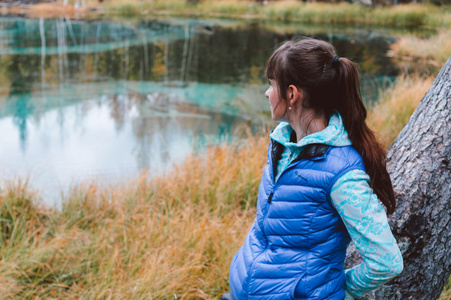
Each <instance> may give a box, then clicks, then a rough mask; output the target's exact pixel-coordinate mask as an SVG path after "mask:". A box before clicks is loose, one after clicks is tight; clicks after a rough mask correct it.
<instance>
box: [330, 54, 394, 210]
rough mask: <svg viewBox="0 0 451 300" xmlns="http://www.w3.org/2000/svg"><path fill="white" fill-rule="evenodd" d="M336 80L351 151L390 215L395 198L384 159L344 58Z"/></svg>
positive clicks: (353, 73) (354, 69)
mask: <svg viewBox="0 0 451 300" xmlns="http://www.w3.org/2000/svg"><path fill="white" fill-rule="evenodd" d="M338 80H339V86H340V89H341V91H340V92H341V93H340V96H341V97H340V98H341V101H340V102H341V105H340V106H339V107H338V112H339V113H340V115H341V117H342V119H343V125H344V126H345V129H346V131H347V132H348V137H349V139H350V140H351V142H352V145H353V147H354V148H355V149H356V150H357V152H359V154H360V155H361V156H362V159H363V162H364V164H365V170H366V173H367V174H368V175H369V176H370V179H371V182H370V186H371V187H372V188H373V190H374V192H375V193H376V195H377V196H378V197H379V199H380V200H381V201H382V203H384V205H385V206H386V207H387V212H388V213H389V214H390V213H392V212H393V211H394V209H395V195H394V191H393V186H392V183H391V180H390V176H389V174H388V172H387V168H386V160H387V158H386V155H385V151H384V149H383V147H382V145H381V144H380V143H379V142H378V141H377V139H376V137H375V135H374V132H373V131H372V130H371V129H370V128H369V127H368V125H367V124H366V122H365V119H366V116H367V112H366V108H365V106H364V105H363V101H362V96H361V93H360V80H359V71H358V69H357V66H356V65H355V64H354V63H353V62H352V61H350V60H349V59H347V58H340V60H339V63H338Z"/></svg>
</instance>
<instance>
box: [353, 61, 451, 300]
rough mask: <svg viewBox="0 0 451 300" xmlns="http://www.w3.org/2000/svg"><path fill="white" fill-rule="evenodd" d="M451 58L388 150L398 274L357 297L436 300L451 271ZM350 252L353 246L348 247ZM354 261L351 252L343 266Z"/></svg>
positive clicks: (392, 225)
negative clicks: (399, 262) (399, 258)
mask: <svg viewBox="0 0 451 300" xmlns="http://www.w3.org/2000/svg"><path fill="white" fill-rule="evenodd" d="M450 109H451V57H450V58H449V59H448V61H447V62H446V64H445V66H444V67H443V68H442V70H441V71H440V73H439V74H438V76H437V78H436V79H435V81H434V83H433V84H432V86H431V88H430V89H429V91H428V92H427V93H426V95H425V96H424V97H423V99H422V100H421V102H420V104H419V105H418V107H417V109H416V110H415V112H414V113H413V115H412V117H411V118H410V120H409V122H408V123H407V124H406V126H404V128H403V129H402V131H401V132H400V134H399V136H398V138H397V139H396V140H395V142H394V143H393V144H392V145H391V146H390V148H389V150H388V153H387V158H388V163H387V170H388V172H389V174H390V177H391V180H392V183H393V187H394V190H395V193H396V200H397V207H396V210H395V212H394V213H393V214H392V215H391V216H390V218H389V220H390V225H391V227H392V231H393V234H394V235H395V237H396V240H397V241H398V245H399V247H400V249H401V252H402V254H403V258H404V271H403V272H402V273H401V275H400V276H398V277H397V278H395V279H394V280H392V281H391V282H389V283H387V284H386V285H384V286H382V287H380V288H379V289H378V290H376V291H374V292H373V293H370V294H369V295H366V296H365V297H362V298H361V299H387V300H388V299H390V300H392V299H418V300H424V299H436V298H438V297H439V296H440V294H441V292H442V290H443V287H444V285H445V284H446V282H447V280H448V278H449V276H450V273H451V221H450V220H451V111H450ZM350 248H352V247H350ZM358 261H359V258H358V254H357V252H356V251H355V248H353V249H351V250H350V251H348V257H347V261H346V265H347V266H352V265H354V264H356V262H358Z"/></svg>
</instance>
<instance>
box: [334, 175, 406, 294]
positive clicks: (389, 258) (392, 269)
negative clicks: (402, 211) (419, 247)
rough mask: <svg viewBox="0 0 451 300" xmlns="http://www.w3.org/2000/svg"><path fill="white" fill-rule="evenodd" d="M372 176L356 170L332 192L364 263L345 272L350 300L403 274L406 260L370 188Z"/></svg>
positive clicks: (336, 184)
mask: <svg viewBox="0 0 451 300" xmlns="http://www.w3.org/2000/svg"><path fill="white" fill-rule="evenodd" d="M369 181H370V178H369V176H368V174H366V173H365V172H364V171H361V170H352V171H349V172H348V173H346V174H345V175H343V176H342V177H340V178H339V179H338V180H337V182H336V183H335V184H334V186H333V187H332V190H331V194H330V197H331V201H332V204H333V205H334V206H335V208H336V209H337V211H338V213H339V214H340V216H341V218H342V220H343V222H344V224H345V226H346V228H347V229H348V232H349V234H350V236H351V238H352V240H353V241H354V244H355V245H356V248H357V251H358V252H359V254H360V256H361V257H362V258H363V262H362V263H361V264H359V265H357V266H355V267H354V268H352V269H348V270H345V277H346V279H345V291H346V299H352V298H351V297H360V296H362V295H364V294H366V293H368V292H369V291H371V290H373V289H375V288H377V287H378V286H380V285H382V284H384V283H386V282H388V281H389V280H390V279H392V278H393V277H396V276H397V275H399V274H400V273H401V272H402V269H403V260H402V255H401V252H400V251H399V248H398V245H397V244H396V240H395V238H394V237H393V234H392V232H391V230H390V227H389V225H388V221H387V215H386V213H385V210H384V209H383V207H382V205H381V204H380V202H379V200H378V198H377V196H376V194H374V192H373V190H372V189H371V187H370V186H369Z"/></svg>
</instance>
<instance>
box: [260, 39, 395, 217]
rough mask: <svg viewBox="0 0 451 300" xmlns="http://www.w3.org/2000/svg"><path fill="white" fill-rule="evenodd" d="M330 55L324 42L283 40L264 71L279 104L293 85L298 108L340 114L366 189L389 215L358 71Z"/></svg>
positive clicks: (379, 152)
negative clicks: (299, 98)
mask: <svg viewBox="0 0 451 300" xmlns="http://www.w3.org/2000/svg"><path fill="white" fill-rule="evenodd" d="M335 56H336V53H335V49H334V47H333V46H332V45H331V44H329V43H327V42H325V41H320V40H315V39H304V40H300V41H297V42H294V41H289V42H285V43H284V44H282V45H281V46H280V47H279V48H278V49H277V50H276V51H275V52H274V53H273V54H272V56H271V57H270V59H269V62H268V65H267V66H266V70H265V73H266V76H267V77H268V78H270V79H274V80H275V81H276V82H277V86H278V90H279V95H280V97H281V98H282V99H283V100H285V101H288V99H287V90H288V87H289V86H290V85H295V86H296V87H299V88H301V89H302V90H303V92H304V94H305V100H304V102H303V105H304V106H305V107H309V108H311V109H313V111H314V112H315V113H316V114H317V115H318V116H321V115H322V116H325V117H326V118H327V120H329V118H330V117H331V115H332V114H333V113H334V112H335V111H338V112H339V113H340V115H341V117H342V119H343V125H344V127H345V129H346V131H347V132H348V137H349V139H350V140H351V142H352V146H353V147H354V148H355V149H356V150H357V152H359V154H360V155H361V156H362V159H363V163H364V164H365V170H366V172H367V173H368V175H369V176H370V179H371V182H370V186H371V187H372V188H373V190H374V192H375V193H376V195H377V196H378V197H379V199H380V200H381V201H382V203H383V204H384V205H385V206H386V207H387V212H388V213H389V214H390V213H392V212H393V211H394V209H395V196H394V192H393V186H392V183H391V180H390V176H389V175H388V172H387V168H386V156H385V151H384V150H383V147H382V146H381V144H380V143H379V142H378V141H377V140H376V137H375V135H374V133H373V131H372V130H371V129H369V128H368V126H367V125H366V123H365V119H366V116H367V112H366V108H365V106H364V105H363V101H362V96H361V93H360V78H359V71H358V69H357V66H356V64H355V63H353V62H352V61H350V60H349V59H347V58H344V57H341V58H338V57H335ZM334 57H335V59H334ZM337 59H338V60H337ZM287 107H288V105H287Z"/></svg>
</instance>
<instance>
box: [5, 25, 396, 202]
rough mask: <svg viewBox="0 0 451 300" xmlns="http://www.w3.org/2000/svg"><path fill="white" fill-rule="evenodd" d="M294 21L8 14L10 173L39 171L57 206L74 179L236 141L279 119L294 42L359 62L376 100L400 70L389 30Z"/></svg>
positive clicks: (158, 163) (111, 176)
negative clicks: (279, 77) (272, 113)
mask: <svg viewBox="0 0 451 300" xmlns="http://www.w3.org/2000/svg"><path fill="white" fill-rule="evenodd" d="M284 26H285V27H286V25H283V24H280V26H278V24H274V23H273V24H262V23H255V22H234V21H225V20H220V21H219V20H189V19H186V20H185V19H150V20H138V21H129V22H126V21H122V22H117V21H116V22H112V21H107V20H90V21H79V20H70V19H68V18H60V19H26V18H22V17H19V16H14V17H13V16H10V17H0V136H1V137H2V138H1V141H2V142H1V144H0V178H1V179H11V178H14V177H29V178H30V180H31V184H32V186H34V187H36V188H37V189H39V190H41V191H42V192H41V194H42V197H43V201H44V202H46V203H48V204H50V205H54V204H58V195H59V193H60V191H61V190H67V188H68V187H69V186H70V185H76V184H78V183H80V182H89V181H91V180H97V181H102V182H105V183H111V184H116V183H121V182H124V181H127V180H130V179H131V178H134V177H136V176H138V175H139V174H140V173H141V172H148V174H149V176H155V175H158V174H161V173H162V172H165V171H167V170H170V168H171V166H172V165H173V164H177V163H181V162H183V160H184V158H185V157H186V156H187V155H189V154H190V153H193V152H195V153H198V152H202V151H203V150H205V149H206V147H207V146H209V145H217V144H220V143H223V142H224V141H234V140H237V139H238V138H239V137H241V136H242V135H243V133H244V132H245V130H246V128H247V127H249V128H250V129H251V131H252V130H255V129H256V128H259V127H261V126H262V124H263V123H265V124H268V122H269V121H268V115H269V114H268V113H269V105H268V102H267V99H266V98H265V96H264V91H265V89H266V88H267V79H266V78H265V77H264V67H265V64H266V61H267V59H268V57H269V55H270V54H271V52H272V51H273V50H274V49H275V48H276V47H277V45H278V44H280V43H281V42H283V41H284V40H287V39H292V38H300V37H303V36H314V37H316V38H320V39H324V40H327V41H329V42H331V43H332V44H334V46H335V47H336V48H337V53H338V54H339V55H340V56H346V57H348V58H350V59H353V60H354V61H356V62H357V63H359V66H360V70H361V72H362V79H363V81H362V90H363V97H364V99H365V101H366V103H367V104H370V103H371V102H372V101H374V100H375V99H376V98H377V95H378V93H379V91H380V90H383V89H384V88H385V87H386V86H387V85H389V84H390V83H391V81H392V80H393V78H394V77H395V76H396V75H397V74H398V73H399V70H398V69H397V68H396V66H395V65H394V64H393V63H392V62H391V60H390V58H388V57H387V55H386V53H387V51H388V49H389V45H390V43H393V42H394V41H395V38H394V37H393V36H391V34H390V32H388V31H386V30H383V29H371V28H366V29H365V28H341V29H340V28H337V27H336V26H325V27H323V28H317V27H311V26H302V25H297V26H293V25H290V26H291V27H289V28H288V29H287V28H285V27H284ZM275 28H281V30H277V31H275V30H274V29H275ZM269 124H270V125H269V126H273V125H275V124H274V123H271V122H269ZM271 124H272V125H271Z"/></svg>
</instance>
